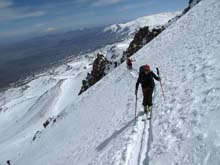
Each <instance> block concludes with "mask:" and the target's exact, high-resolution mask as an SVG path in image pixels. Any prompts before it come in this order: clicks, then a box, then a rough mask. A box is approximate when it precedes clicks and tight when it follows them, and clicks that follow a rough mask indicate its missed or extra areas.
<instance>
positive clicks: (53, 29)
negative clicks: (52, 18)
mask: <svg viewBox="0 0 220 165" xmlns="http://www.w3.org/2000/svg"><path fill="white" fill-rule="evenodd" d="M55 30H57V29H56V28H55V27H48V28H47V31H48V32H52V31H55Z"/></svg>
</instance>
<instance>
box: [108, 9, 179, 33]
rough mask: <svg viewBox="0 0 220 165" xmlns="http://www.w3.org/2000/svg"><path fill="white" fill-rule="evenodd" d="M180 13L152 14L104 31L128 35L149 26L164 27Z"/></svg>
mask: <svg viewBox="0 0 220 165" xmlns="http://www.w3.org/2000/svg"><path fill="white" fill-rule="evenodd" d="M179 14H180V12H173V13H160V14H154V15H150V16H144V17H140V18H138V19H136V20H134V21H130V22H127V23H121V24H114V25H111V26H109V27H106V28H105V29H104V31H106V32H107V31H110V32H114V33H128V34H129V35H132V34H134V33H135V32H136V31H137V30H138V29H139V28H141V27H145V26H150V27H155V26H161V25H165V24H166V23H167V22H168V21H169V20H170V19H172V18H173V17H175V16H177V15H179Z"/></svg>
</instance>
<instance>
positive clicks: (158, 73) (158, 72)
mask: <svg viewBox="0 0 220 165" xmlns="http://www.w3.org/2000/svg"><path fill="white" fill-rule="evenodd" d="M157 75H158V77H159V78H160V71H159V68H157ZM160 87H161V90H162V94H163V98H164V100H165V95H164V90H163V86H162V83H161V80H160Z"/></svg>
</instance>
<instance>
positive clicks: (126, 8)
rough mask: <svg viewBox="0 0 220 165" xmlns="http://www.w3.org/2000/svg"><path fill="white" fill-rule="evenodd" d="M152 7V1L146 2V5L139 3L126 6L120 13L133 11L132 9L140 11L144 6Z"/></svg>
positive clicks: (121, 8) (120, 9)
mask: <svg viewBox="0 0 220 165" xmlns="http://www.w3.org/2000/svg"><path fill="white" fill-rule="evenodd" d="M150 5H152V2H151V1H147V2H144V3H137V4H127V5H124V6H122V7H120V8H119V11H120V12H124V11H128V10H131V9H138V8H141V7H143V6H146V7H147V6H150Z"/></svg>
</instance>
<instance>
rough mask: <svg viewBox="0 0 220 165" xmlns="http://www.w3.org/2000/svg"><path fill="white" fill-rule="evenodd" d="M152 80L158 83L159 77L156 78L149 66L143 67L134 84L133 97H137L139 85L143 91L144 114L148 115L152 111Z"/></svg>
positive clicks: (153, 84)
mask: <svg viewBox="0 0 220 165" xmlns="http://www.w3.org/2000/svg"><path fill="white" fill-rule="evenodd" d="M154 79H156V80H157V81H160V80H161V79H160V77H158V76H156V74H155V73H154V72H153V71H151V70H150V66H149V65H147V64H146V65H143V66H141V67H140V70H139V77H138V80H137V83H136V89H135V95H136V96H137V92H138V86H139V83H140V84H141V86H142V91H143V103H142V104H143V106H144V112H145V113H148V112H150V111H151V110H152V105H153V103H152V95H153V90H154V86H155V83H154Z"/></svg>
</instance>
